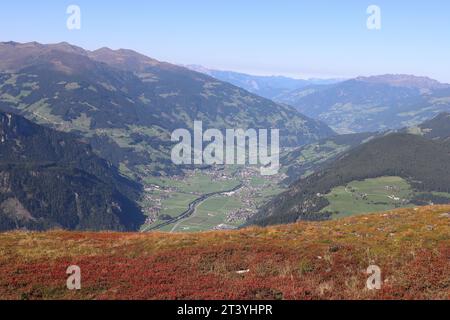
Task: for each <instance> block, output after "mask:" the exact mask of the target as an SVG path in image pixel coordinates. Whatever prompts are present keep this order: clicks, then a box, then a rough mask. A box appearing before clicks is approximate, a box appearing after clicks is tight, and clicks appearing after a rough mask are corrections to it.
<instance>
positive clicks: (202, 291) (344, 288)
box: [0, 206, 450, 300]
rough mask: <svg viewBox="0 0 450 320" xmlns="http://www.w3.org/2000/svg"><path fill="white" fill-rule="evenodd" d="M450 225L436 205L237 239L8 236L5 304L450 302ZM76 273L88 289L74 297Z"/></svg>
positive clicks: (2, 281)
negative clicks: (70, 272)
mask: <svg viewBox="0 0 450 320" xmlns="http://www.w3.org/2000/svg"><path fill="white" fill-rule="evenodd" d="M449 219H450V206H429V207H416V208H406V209H398V210H392V211H387V212H381V213H375V214H369V215H363V216H354V217H349V218H344V219H339V220H332V221H326V222H301V223H297V224H292V225H284V226H276V227H269V228H256V227H251V228H246V229H242V230H238V231H219V232H217V231H216V232H202V233H176V234H169V233H161V232H155V233H108V232H99V233H90V232H66V231H52V232H19V231H17V232H9V233H2V234H0V299H32V300H34V299H101V300H103V299H241V300H249V299H285V300H311V299H313V300H315V299H449V298H450V282H449V279H450V223H449V221H450V220H449ZM71 265H77V266H79V267H80V269H81V290H77V291H70V290H68V289H67V288H66V280H67V277H68V276H67V274H66V270H67V268H68V266H71ZM372 265H376V266H378V267H379V268H380V270H381V274H382V285H381V289H380V290H368V289H367V287H366V282H367V278H368V275H367V274H366V270H367V268H368V267H369V266H372Z"/></svg>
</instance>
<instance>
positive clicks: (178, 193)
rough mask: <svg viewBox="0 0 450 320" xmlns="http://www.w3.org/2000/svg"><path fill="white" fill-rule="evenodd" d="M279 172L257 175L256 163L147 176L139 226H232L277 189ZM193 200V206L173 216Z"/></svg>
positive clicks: (189, 229) (200, 228) (194, 229)
mask: <svg viewBox="0 0 450 320" xmlns="http://www.w3.org/2000/svg"><path fill="white" fill-rule="evenodd" d="M283 177H284V175H283V174H279V175H277V176H276V177H274V176H270V177H267V176H262V175H261V174H260V170H259V169H258V168H257V167H245V166H231V167H229V166H222V167H219V168H211V169H203V170H190V171H187V172H186V174H185V175H184V176H179V177H170V178H169V177H166V178H155V177H150V178H148V179H145V182H146V184H145V188H144V190H145V193H144V199H145V200H144V202H143V207H144V208H147V209H144V212H146V213H147V220H146V223H145V225H144V226H143V227H142V228H141V230H142V231H144V232H145V231H149V230H160V231H170V232H178V231H180V232H197V231H207V230H213V229H216V230H217V229H234V228H237V227H239V226H241V225H242V224H243V223H245V221H246V220H247V219H248V218H250V217H251V216H253V215H254V214H255V213H256V212H257V211H258V209H259V207H260V206H261V205H263V204H264V203H266V202H267V201H269V200H270V199H271V197H273V196H275V195H276V194H278V193H280V192H282V191H283V187H281V186H280V182H281V180H282V179H283ZM205 196H207V197H206V198H205ZM199 200H201V201H199ZM194 202H195V204H196V206H195V208H194V210H193V212H190V213H189V215H188V216H187V217H186V218H183V219H179V217H180V216H182V215H184V214H186V211H187V210H188V208H190V206H191V205H192V204H193V203H194Z"/></svg>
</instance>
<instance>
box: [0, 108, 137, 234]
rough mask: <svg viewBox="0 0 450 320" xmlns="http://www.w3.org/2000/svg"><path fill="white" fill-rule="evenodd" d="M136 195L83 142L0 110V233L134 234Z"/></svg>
mask: <svg viewBox="0 0 450 320" xmlns="http://www.w3.org/2000/svg"><path fill="white" fill-rule="evenodd" d="M140 192H141V186H140V185H138V184H137V183H135V182H132V181H130V180H128V179H127V178H124V177H123V176H121V175H120V174H119V172H118V170H117V168H115V167H113V166H111V164H110V163H108V162H107V161H105V160H103V159H100V158H99V157H98V156H96V155H95V154H94V152H93V151H92V149H91V147H90V146H89V145H88V144H86V143H85V142H83V141H80V140H79V139H78V138H76V137H74V136H72V135H70V134H67V133H62V132H58V131H55V130H52V129H49V128H45V127H42V126H39V125H36V124H34V123H32V122H30V121H28V120H26V119H25V118H23V117H20V116H17V115H15V114H12V113H3V112H0V231H5V230H11V229H22V228H24V229H27V230H46V229H54V228H64V229H68V230H120V231H131V230H138V229H139V227H140V226H141V225H142V223H143V222H144V216H143V214H142V212H141V210H140V208H139V207H138V206H137V205H136V200H137V199H138V198H139V196H140Z"/></svg>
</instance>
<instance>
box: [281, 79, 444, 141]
mask: <svg viewBox="0 0 450 320" xmlns="http://www.w3.org/2000/svg"><path fill="white" fill-rule="evenodd" d="M276 100H277V101H278V102H282V103H288V104H290V105H293V106H295V107H296V108H297V110H299V111H300V112H302V113H304V114H306V115H307V116H310V117H312V118H314V119H319V120H321V121H324V122H325V123H327V124H328V125H329V126H331V127H332V128H333V129H334V130H335V131H337V132H339V133H354V132H367V131H384V130H388V129H399V128H402V127H406V126H408V127H409V126H414V125H418V124H420V123H422V122H423V121H426V120H428V119H431V118H433V117H435V116H436V115H438V114H439V113H441V112H448V111H450V85H448V84H443V83H439V82H438V81H436V80H432V79H429V78H425V77H416V76H409V75H382V76H374V77H359V78H356V79H352V80H347V81H344V82H341V83H337V84H332V85H323V86H317V85H316V86H309V87H306V88H301V89H297V90H294V91H291V92H289V93H287V94H284V95H283V96H279V97H277V99H276Z"/></svg>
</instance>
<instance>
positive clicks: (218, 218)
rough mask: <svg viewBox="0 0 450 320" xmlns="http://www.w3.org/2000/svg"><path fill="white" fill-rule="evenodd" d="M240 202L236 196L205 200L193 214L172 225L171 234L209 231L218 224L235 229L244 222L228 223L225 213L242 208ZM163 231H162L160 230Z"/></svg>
mask: <svg viewBox="0 0 450 320" xmlns="http://www.w3.org/2000/svg"><path fill="white" fill-rule="evenodd" d="M242 205H243V204H242V202H241V201H240V200H239V198H238V197H236V196H215V197H212V198H210V199H207V200H205V201H204V202H203V203H201V204H200V205H199V206H198V208H197V209H196V210H195V213H194V214H193V215H192V216H191V217H189V218H186V219H184V220H182V221H181V222H179V223H177V224H176V225H174V226H173V227H172V228H170V230H171V231H172V232H177V231H182V232H197V231H206V230H211V229H213V228H214V227H215V226H218V225H220V224H227V225H230V226H233V227H237V226H239V225H240V224H242V223H243V222H244V221H238V222H236V223H228V222H227V221H226V216H227V213H229V212H231V211H233V210H237V209H239V208H241V207H242ZM162 231H164V229H163V230H162Z"/></svg>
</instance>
